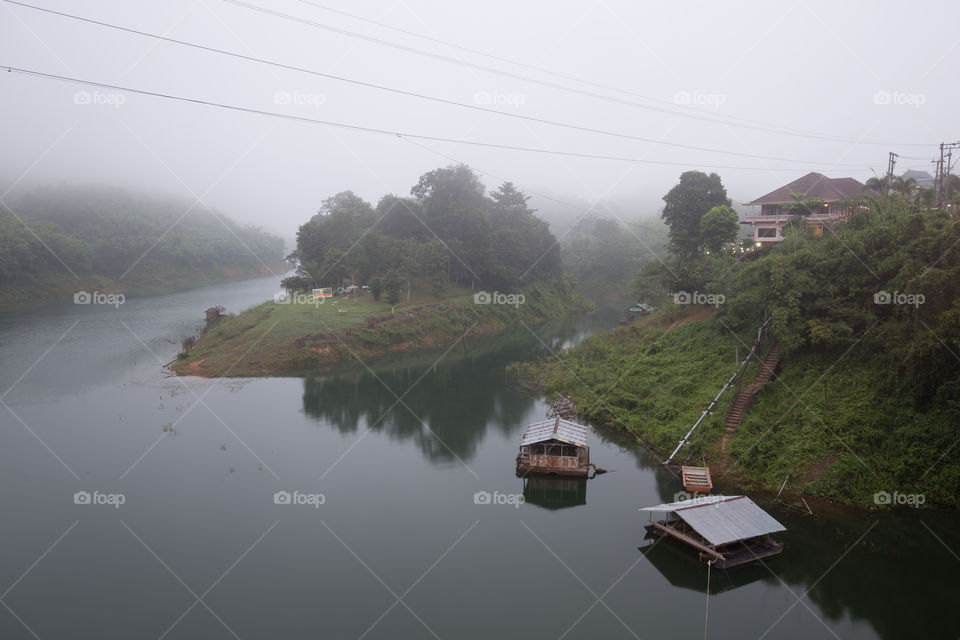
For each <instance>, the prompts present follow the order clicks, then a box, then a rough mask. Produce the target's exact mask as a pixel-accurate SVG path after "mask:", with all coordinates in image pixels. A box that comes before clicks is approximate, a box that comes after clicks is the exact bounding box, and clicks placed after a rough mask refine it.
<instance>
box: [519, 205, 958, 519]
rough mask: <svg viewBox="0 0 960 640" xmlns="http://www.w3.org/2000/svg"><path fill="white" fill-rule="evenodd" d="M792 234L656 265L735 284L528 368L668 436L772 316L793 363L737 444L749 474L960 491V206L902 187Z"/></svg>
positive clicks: (606, 411)
mask: <svg viewBox="0 0 960 640" xmlns="http://www.w3.org/2000/svg"><path fill="white" fill-rule="evenodd" d="M785 236H786V239H785V240H784V241H782V242H780V243H777V244H776V245H774V246H772V247H768V248H764V249H763V250H760V251H757V252H751V253H749V254H747V255H745V256H743V257H742V258H737V257H735V256H727V255H720V256H713V255H710V256H702V257H701V258H699V259H697V260H689V261H686V262H680V261H678V260H674V261H671V262H669V263H668V266H667V267H663V266H662V265H659V264H658V265H653V264H651V265H647V267H646V269H645V271H646V272H647V273H646V274H645V279H644V278H641V280H643V281H644V282H646V283H647V284H648V285H653V284H656V282H657V278H658V277H660V278H662V280H661V281H660V284H659V286H660V287H661V289H667V288H668V287H669V286H670V285H672V284H673V283H674V282H675V281H676V278H677V274H675V273H674V271H677V270H683V269H684V268H686V269H687V270H686V271H682V272H681V273H680V274H679V276H680V277H681V278H688V279H689V280H688V281H691V280H699V283H700V285H701V286H702V288H700V289H699V290H700V291H708V292H716V293H722V294H723V295H724V296H725V297H726V300H725V303H724V304H722V305H720V306H719V308H718V309H717V311H716V312H715V313H714V315H713V316H712V318H711V319H710V321H709V322H707V323H706V324H699V323H693V324H688V325H686V326H681V327H679V328H676V329H673V330H672V331H664V330H663V329H661V328H659V327H663V326H665V325H667V324H668V323H669V322H670V321H673V320H676V319H679V317H680V315H681V314H685V313H688V312H690V311H692V308H691V307H687V306H686V305H671V304H667V305H666V306H665V308H664V310H663V311H660V312H658V313H657V314H655V315H654V316H653V317H651V318H649V319H646V320H644V321H641V322H640V323H638V324H637V325H635V326H631V327H628V328H624V329H618V330H616V331H614V332H611V333H606V334H597V335H594V336H591V337H590V338H588V339H586V340H584V341H583V342H582V343H580V344H579V345H577V346H576V347H574V348H572V349H569V350H567V351H564V352H562V353H560V354H559V358H558V360H554V361H548V362H544V363H540V364H539V365H528V366H527V367H526V368H525V369H524V370H523V374H524V375H525V376H526V378H527V379H533V380H540V381H542V382H543V384H544V386H545V387H546V390H547V391H548V392H549V393H566V394H570V395H572V396H573V397H574V399H575V400H576V402H577V404H578V407H582V408H583V409H582V411H583V413H582V415H583V417H586V418H589V419H593V420H597V421H599V422H602V423H605V424H609V425H613V426H619V427H621V428H624V429H627V430H629V431H631V432H634V433H636V434H638V436H639V437H641V438H642V439H643V440H645V441H646V442H648V443H651V444H652V445H653V446H655V447H656V448H658V449H659V450H661V451H667V450H669V449H671V448H672V446H673V445H675V444H676V442H677V441H678V440H679V439H680V437H682V435H683V434H684V433H685V432H686V430H687V429H689V427H690V425H692V424H693V422H694V421H695V420H696V419H697V417H699V412H700V411H702V409H703V407H705V406H706V404H707V403H708V402H709V401H710V399H711V398H712V397H713V396H714V395H715V394H716V392H717V390H719V388H720V387H721V385H722V384H723V381H724V380H725V379H726V377H727V376H729V375H730V374H731V373H732V372H733V370H734V364H733V362H732V358H731V352H732V350H733V348H734V347H737V346H739V347H740V348H741V353H742V352H743V350H744V349H745V348H746V347H747V345H749V344H751V343H752V341H753V339H754V336H755V331H756V328H757V327H758V326H759V325H760V323H761V322H762V321H763V319H764V318H765V317H767V316H769V317H770V318H771V322H770V328H771V331H772V334H773V336H775V339H776V340H778V341H779V342H780V343H781V345H782V347H783V358H784V361H785V362H786V366H785V368H784V370H783V372H782V373H781V374H780V376H779V378H778V380H776V381H774V382H772V383H769V384H767V385H766V386H765V387H764V389H763V392H762V393H761V394H760V395H759V396H758V397H757V400H756V401H755V403H754V405H753V406H752V407H751V409H750V411H749V412H748V414H747V417H746V419H745V421H744V423H743V425H742V426H741V427H740V429H738V431H737V433H736V436H735V437H734V438H733V440H732V441H731V443H730V444H729V446H728V447H727V455H728V456H729V457H728V458H727V463H728V464H733V465H735V469H736V471H737V473H738V474H739V475H740V476H741V477H742V480H743V481H744V482H755V483H757V484H758V485H761V486H764V487H767V488H770V489H774V490H776V489H777V488H778V487H779V485H780V484H781V483H782V482H783V479H784V478H785V477H786V476H787V474H790V478H791V480H790V487H791V488H792V490H794V491H801V492H804V493H807V494H813V495H820V496H823V497H827V498H831V499H834V500H839V501H843V502H855V503H857V504H860V505H863V506H873V501H872V495H873V493H874V492H876V491H888V492H890V493H893V492H894V491H899V492H901V493H923V494H925V496H926V498H927V504H942V505H956V504H957V498H958V495H960V460H958V458H957V456H956V455H955V449H956V447H955V445H956V443H957V440H958V438H960V431H958V426H957V425H960V400H958V399H957V398H958V397H960V358H958V356H957V354H958V353H960V221H958V220H956V219H954V218H951V217H950V216H949V215H947V214H946V213H944V212H943V211H931V212H924V213H915V212H912V211H911V206H910V205H909V203H907V202H906V201H904V200H903V199H898V198H894V199H891V200H887V201H882V202H877V203H873V205H872V206H871V207H870V208H869V209H868V210H864V211H861V212H859V213H856V214H854V215H853V216H852V217H851V218H849V219H848V220H847V221H845V222H843V223H841V224H839V225H837V226H836V227H835V228H832V229H831V228H828V229H826V230H825V232H824V233H823V235H820V236H816V235H813V234H812V233H811V232H810V227H809V225H808V224H807V223H806V222H804V221H803V220H802V219H799V218H798V219H797V221H796V222H794V223H792V224H791V225H788V228H787V230H786V232H785ZM708 259H709V260H708ZM691 265H692V266H691ZM824 384H826V387H827V400H826V405H825V404H824V397H823V395H824ZM732 398H733V394H727V395H726V396H725V397H723V398H721V405H720V406H719V407H718V409H717V411H716V412H715V415H714V416H711V417H710V418H708V420H707V423H706V424H705V426H704V427H701V429H700V430H699V432H700V435H699V436H698V437H699V438H702V440H698V441H697V442H695V443H694V444H693V445H692V447H691V449H690V451H692V452H694V454H695V455H699V454H701V453H703V454H705V455H707V457H708V463H709V462H710V461H711V460H713V461H714V462H716V461H717V460H718V459H719V448H720V447H719V444H720V438H721V436H722V434H723V433H724V431H723V428H722V425H721V420H722V418H723V417H724V415H725V412H726V410H727V407H728V404H729V402H730V401H731V400H732Z"/></svg>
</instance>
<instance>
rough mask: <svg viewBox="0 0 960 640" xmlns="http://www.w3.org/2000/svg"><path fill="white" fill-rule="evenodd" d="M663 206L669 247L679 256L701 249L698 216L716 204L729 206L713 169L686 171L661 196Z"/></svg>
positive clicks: (701, 215) (696, 252)
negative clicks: (711, 171) (704, 171)
mask: <svg viewBox="0 0 960 640" xmlns="http://www.w3.org/2000/svg"><path fill="white" fill-rule="evenodd" d="M663 200H664V202H666V206H664V208H663V213H662V214H661V216H660V217H661V218H663V220H664V221H665V222H666V223H667V225H668V226H669V227H670V249H671V250H672V251H673V252H674V253H675V254H676V255H677V256H678V257H679V258H681V259H684V258H690V257H693V256H696V255H698V254H699V253H700V248H701V246H703V239H702V236H701V230H700V220H701V218H703V214H705V213H706V212H707V211H709V210H710V209H712V208H713V207H716V206H719V205H726V206H727V207H729V206H731V205H732V204H733V203H732V201H731V200H730V198H728V197H727V190H726V189H725V188H724V187H723V183H722V182H721V181H720V176H718V175H717V174H716V173H711V174H710V175H707V174H705V173H703V172H702V171H685V172H684V173H682V174H681V175H680V182H679V183H678V184H677V185H675V186H674V187H673V188H672V189H670V191H669V192H668V193H667V195H665V196H664V197H663Z"/></svg>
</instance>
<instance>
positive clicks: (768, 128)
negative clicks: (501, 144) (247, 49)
mask: <svg viewBox="0 0 960 640" xmlns="http://www.w3.org/2000/svg"><path fill="white" fill-rule="evenodd" d="M7 1H8V2H9V1H11V0H7ZM223 2H226V3H229V4H233V5H236V6H239V7H244V8H246V9H250V10H253V11H259V12H260V13H265V14H267V15H272V16H274V17H277V18H282V19H284V20H291V21H293V22H298V23H300V24H304V25H307V26H311V27H315V28H318V29H324V30H326V31H331V32H333V33H338V34H340V35H344V36H347V37H350V38H358V39H360V40H365V41H367V42H372V43H374V44H378V45H381V46H385V47H391V48H394V49H398V50H400V51H406V52H408V53H413V54H416V55H420V56H425V57H428V58H433V59H435V60H442V61H444V62H449V63H452V64H458V65H461V66H466V67H471V68H474V69H479V70H481V71H486V72H488V73H494V74H497V75H501V76H506V77H509V78H514V79H516V80H521V81H524V82H530V83H533V84H539V85H542V86H545V87H550V88H553V89H559V90H561V91H567V92H570V93H577V94H581V95H585V96H590V97H592V98H597V99H599V100H606V101H609V102H616V103H618V104H622V105H626V106H630V107H634V108H638V109H646V110H650V111H658V112H660V113H666V114H669V115H673V116H679V117H682V118H692V119H694V120H702V121H704V122H712V123H714V124H722V125H726V126H730V127H741V128H745V129H753V130H755V131H763V132H765V133H775V134H780V135H788V136H795V137H801V138H815V139H818V140H827V141H829V142H843V143H847V144H868V145H882V146H888V147H924V146H927V145H926V144H923V143H917V142H883V141H873V140H860V139H857V138H848V137H842V136H828V135H825V134H820V133H815V132H805V131H802V130H798V129H788V128H786V127H781V126H779V125H766V124H764V125H763V126H755V125H750V124H744V123H745V122H755V121H750V120H746V119H745V118H733V116H724V117H729V118H733V119H735V120H740V121H741V122H740V123H737V122H728V121H725V120H719V119H717V118H715V117H714V118H712V117H707V116H705V115H702V114H701V112H699V111H698V110H696V109H694V111H696V113H681V112H677V111H674V110H670V109H664V108H660V107H654V106H651V105H646V104H641V103H639V102H635V101H632V100H624V99H621V98H615V97H613V96H607V95H603V94H599V93H595V92H592V91H586V90H584V89H577V88H576V87H570V86H565V85H561V84H556V83H554V82H548V81H546V80H540V79H538V78H533V77H530V76H525V75H520V74H516V73H510V72H509V71H504V70H502V69H495V68H492V67H487V66H484V65H480V64H476V63H473V62H468V61H466V60H461V59H460V58H453V57H450V56H444V55H442V54H439V53H433V52H430V51H424V50H422V49H417V48H415V47H410V46H407V45H403V44H399V43H396V42H390V41H389V40H382V39H380V38H374V37H372V36H368V35H364V34H362V33H356V32H354V31H348V30H346V29H341V28H339V27H333V26H330V25H327V24H323V23H321V22H315V21H313V20H308V19H306V18H301V17H299V16H295V15H291V14H288V13H283V12H280V11H275V10H273V9H267V8H266V7H260V6H257V5H255V4H249V3H247V2H242V1H241V0H223ZM514 64H520V63H514ZM548 73H552V72H548ZM613 90H614V91H620V90H618V89H613ZM641 97H644V98H645V99H648V100H653V98H647V97H646V96H641ZM658 102H663V103H665V104H667V102H666V101H665V100H658ZM760 124H762V123H760ZM778 129H780V130H778Z"/></svg>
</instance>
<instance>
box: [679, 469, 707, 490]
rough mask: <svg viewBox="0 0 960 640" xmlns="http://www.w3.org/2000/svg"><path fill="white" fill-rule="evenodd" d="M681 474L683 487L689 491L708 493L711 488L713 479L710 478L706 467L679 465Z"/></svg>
mask: <svg viewBox="0 0 960 640" xmlns="http://www.w3.org/2000/svg"><path fill="white" fill-rule="evenodd" d="M680 473H681V475H682V476H683V488H684V489H686V490H687V491H689V492H690V493H710V491H711V489H713V480H712V479H711V478H710V469H709V468H708V467H688V466H686V465H684V466H682V467H680Z"/></svg>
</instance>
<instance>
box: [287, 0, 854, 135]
mask: <svg viewBox="0 0 960 640" xmlns="http://www.w3.org/2000/svg"><path fill="white" fill-rule="evenodd" d="M297 1H298V2H300V3H301V4H305V5H309V6H311V7H315V8H317V9H321V10H323V11H328V12H330V13H335V14H338V15H341V16H345V17H347V18H352V19H353V20H359V21H360V22H365V23H367V24H372V25H375V26H378V27H381V28H383V29H390V30H391V31H396V32H397V33H402V34H404V35H408V36H413V37H415V38H420V39H422V40H426V41H428V42H433V43H435V44H440V45H443V46H445V47H450V48H453V49H459V50H460V51H465V52H467V53H472V54H474V55H478V56H482V57H484V58H489V59H491V60H496V61H498V62H506V63H507V64H511V65H515V66H518V67H523V68H524V69H530V70H531V71H537V72H540V73H546V74H548V75H551V76H554V77H557V78H563V79H564V80H573V81H574V82H579V83H581V84H586V85H590V86H592V87H597V88H599V89H606V90H607V91H614V92H616V93H622V94H624V95H628V96H633V97H635V98H642V99H643V100H649V101H651V102H658V103H660V104H665V105H668V106H670V107H674V108H680V109H687V110H689V111H693V112H697V113H703V112H702V111H701V110H700V109H697V108H695V107H691V106H688V105H683V104H676V103H674V102H670V101H668V100H663V99H662V98H654V97H653V96H647V95H644V94H642V93H637V92H635V91H629V90H627V89H621V88H619V87H614V86H611V85H608V84H603V83H600V82H596V81H594V80H587V79H585V78H580V77H577V76H573V75H568V74H566V73H560V72H559V71H553V70H552V69H546V68H544V67H538V66H535V65H531V64H526V63H524V62H520V61H519V60H512V59H510V58H505V57H503V56H498V55H496V54H493V53H488V52H486V51H480V50H479V49H473V48H470V47H465V46H463V45H460V44H457V43H455V42H450V41H448V40H441V39H440V38H434V37H432V36H428V35H424V34H422V33H417V32H416V31H411V30H409V29H403V28H401V27H397V26H395V25H392V24H387V23H386V22H379V21H377V20H371V19H370V18H364V17H363V16H358V15H356V14H354V13H349V12H347V11H342V10H340V9H334V8H333V7H328V6H324V5H322V4H318V3H316V2H311V1H310V0H297ZM457 62H459V61H457ZM676 115H680V114H676ZM718 115H719V116H720V117H722V118H729V119H731V120H739V121H740V122H747V123H749V124H755V125H761V126H764V127H770V128H777V129H784V130H785V131H793V132H795V133H798V134H811V133H812V134H813V135H818V134H816V133H815V132H809V131H804V130H803V129H795V128H792V127H784V126H781V125H774V124H770V123H767V122H760V121H758V120H750V119H748V118H740V117H737V116H731V115H724V114H718ZM849 140H850V141H853V139H852V138H850V139H849Z"/></svg>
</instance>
